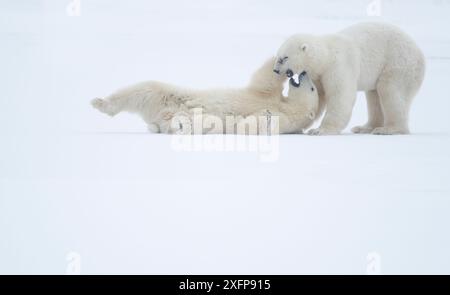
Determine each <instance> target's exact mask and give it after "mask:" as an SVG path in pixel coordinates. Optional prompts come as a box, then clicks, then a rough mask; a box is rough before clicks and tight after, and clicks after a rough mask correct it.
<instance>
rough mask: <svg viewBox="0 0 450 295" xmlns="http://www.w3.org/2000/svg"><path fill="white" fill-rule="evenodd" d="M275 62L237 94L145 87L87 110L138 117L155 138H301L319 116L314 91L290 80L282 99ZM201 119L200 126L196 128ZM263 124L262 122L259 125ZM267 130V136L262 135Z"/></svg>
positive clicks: (303, 81)
mask: <svg viewBox="0 0 450 295" xmlns="http://www.w3.org/2000/svg"><path fill="white" fill-rule="evenodd" d="M274 62H275V57H273V58H271V59H270V60H268V61H267V62H265V63H264V65H263V66H262V67H261V68H260V69H259V70H258V71H256V72H255V73H254V75H253V77H252V79H251V82H250V84H249V85H248V86H247V87H245V88H241V89H210V90H192V89H187V88H181V87H178V86H173V85H169V84H165V83H161V82H156V81H149V82H143V83H139V84H136V85H133V86H130V87H128V88H125V89H123V90H119V91H117V92H116V93H114V94H112V95H110V96H108V97H106V98H105V99H102V98H96V99H94V100H92V101H91V104H92V106H93V107H94V108H96V109H98V110H99V111H101V112H103V113H106V114H108V115H111V116H114V115H116V114H118V113H120V112H122V111H129V112H134V113H138V114H139V115H141V117H142V118H143V119H144V121H145V122H146V123H147V125H148V129H149V130H150V131H151V132H155V133H157V132H161V133H183V134H193V133H239V134H268V133H269V132H270V133H271V134H273V133H281V134H283V133H301V132H302V131H303V129H304V128H305V127H308V126H309V125H311V124H312V123H313V122H314V118H315V116H316V113H317V111H318V105H319V96H318V92H317V89H316V86H315V85H314V83H313V82H312V80H311V79H310V78H309V76H308V75H307V73H306V72H302V73H300V75H298V82H297V81H296V80H295V79H294V78H293V77H291V78H290V80H289V81H290V82H289V92H288V96H287V97H284V96H283V85H284V82H285V81H286V76H284V77H283V76H280V75H276V74H274V73H273V64H274ZM199 110H200V111H199ZM196 116H197V117H196ZM200 116H201V118H200V120H201V121H202V122H201V126H200V128H195V127H196V126H194V122H195V121H198V120H197V119H198V117H200ZM261 118H262V119H263V120H265V122H263V123H261V121H260V119H261ZM252 119H257V120H252ZM230 120H231V127H230V126H229V125H230V124H229V122H230ZM224 122H225V123H224ZM211 123H212V124H211ZM252 124H253V125H252ZM255 124H258V126H257V127H256V128H254V127H255V126H254V125H255ZM271 124H272V126H269V125H271ZM205 125H207V126H205ZM247 125H249V126H247ZM250 125H251V126H250ZM240 127H242V128H240ZM269 127H270V131H269V132H264V131H268V130H267V128H269ZM263 128H266V129H265V130H263Z"/></svg>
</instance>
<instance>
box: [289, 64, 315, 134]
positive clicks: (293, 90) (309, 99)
mask: <svg viewBox="0 0 450 295" xmlns="http://www.w3.org/2000/svg"><path fill="white" fill-rule="evenodd" d="M288 99H289V101H290V103H291V104H293V105H295V110H296V112H300V113H302V114H305V115H306V116H304V119H306V121H305V122H304V123H303V125H305V126H306V125H309V123H310V122H309V121H312V120H314V119H315V117H316V114H317V112H318V108H319V95H318V92H317V88H316V85H314V82H313V81H312V80H311V78H310V77H309V75H308V74H307V73H306V72H302V73H301V74H299V75H297V74H294V75H293V76H292V77H291V78H290V79H289V92H288Z"/></svg>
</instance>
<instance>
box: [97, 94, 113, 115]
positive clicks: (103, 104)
mask: <svg viewBox="0 0 450 295" xmlns="http://www.w3.org/2000/svg"><path fill="white" fill-rule="evenodd" d="M91 105H92V106H93V107H94V108H96V109H97V110H99V111H100V112H102V113H105V114H108V115H110V116H114V115H115V114H116V112H115V111H114V110H113V108H112V105H111V104H110V103H109V102H108V101H106V100H104V99H101V98H94V99H93V100H91Z"/></svg>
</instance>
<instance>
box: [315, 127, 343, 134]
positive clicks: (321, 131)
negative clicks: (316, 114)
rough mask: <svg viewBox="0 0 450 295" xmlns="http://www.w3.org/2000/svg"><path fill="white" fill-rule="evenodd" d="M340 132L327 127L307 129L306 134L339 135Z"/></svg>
mask: <svg viewBox="0 0 450 295" xmlns="http://www.w3.org/2000/svg"><path fill="white" fill-rule="evenodd" d="M339 134H340V132H339V131H337V130H331V129H327V128H322V127H320V128H316V129H311V130H309V131H308V135H314V136H318V135H339Z"/></svg>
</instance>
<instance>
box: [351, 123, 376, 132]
mask: <svg viewBox="0 0 450 295" xmlns="http://www.w3.org/2000/svg"><path fill="white" fill-rule="evenodd" d="M374 129H375V127H373V126H370V125H363V126H355V127H353V128H352V132H353V133H356V134H370V133H372V131H373V130H374Z"/></svg>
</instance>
